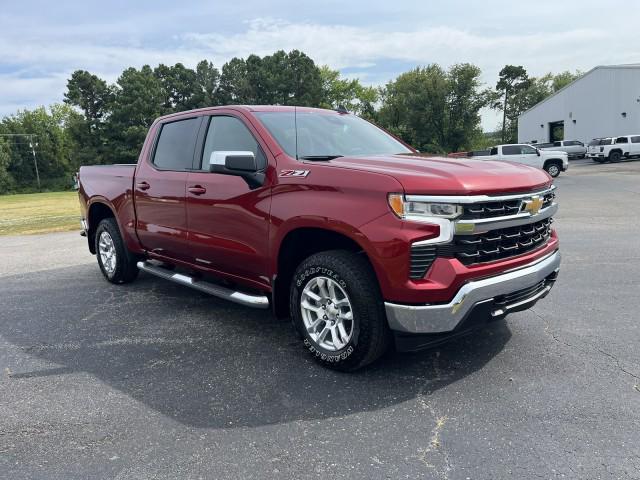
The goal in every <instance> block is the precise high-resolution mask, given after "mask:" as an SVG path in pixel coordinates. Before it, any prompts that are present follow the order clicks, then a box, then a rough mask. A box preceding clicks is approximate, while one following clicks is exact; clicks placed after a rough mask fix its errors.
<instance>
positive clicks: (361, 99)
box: [320, 65, 378, 118]
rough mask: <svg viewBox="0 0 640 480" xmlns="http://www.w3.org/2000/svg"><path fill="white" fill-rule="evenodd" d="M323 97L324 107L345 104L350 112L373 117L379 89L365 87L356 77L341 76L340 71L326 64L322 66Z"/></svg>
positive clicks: (335, 106)
mask: <svg viewBox="0 0 640 480" xmlns="http://www.w3.org/2000/svg"><path fill="white" fill-rule="evenodd" d="M320 79H321V89H322V93H321V97H322V101H321V103H320V106H321V107H323V108H338V107H340V106H343V107H344V108H346V109H347V110H349V111H350V112H353V113H355V114H357V115H361V116H364V117H367V118H371V117H373V115H374V113H375V103H376V102H377V101H378V90H377V89H375V88H374V87H365V86H363V85H362V84H361V83H360V81H359V80H358V79H356V78H353V79H346V78H340V72H339V71H337V70H332V69H331V68H329V67H328V66H326V65H324V66H322V67H320Z"/></svg>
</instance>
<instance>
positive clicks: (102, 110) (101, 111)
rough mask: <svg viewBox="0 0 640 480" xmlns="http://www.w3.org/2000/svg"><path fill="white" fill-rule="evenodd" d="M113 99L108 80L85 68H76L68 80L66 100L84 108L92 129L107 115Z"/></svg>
mask: <svg viewBox="0 0 640 480" xmlns="http://www.w3.org/2000/svg"><path fill="white" fill-rule="evenodd" d="M111 100H113V91H112V89H111V88H110V87H109V86H108V85H107V82H105V81H104V80H102V79H101V78H98V77H97V76H96V75H92V74H90V73H89V72H87V71H85V70H76V71H75V72H73V73H72V74H71V78H70V79H69V80H68V81H67V92H66V93H65V94H64V102H65V103H67V104H69V105H73V106H76V107H78V108H80V109H81V110H82V112H83V113H84V117H85V119H86V120H87V122H88V123H89V125H90V127H91V128H92V129H94V128H96V127H97V126H98V124H99V123H100V121H101V120H102V119H103V118H104V117H105V115H106V114H107V112H108V111H109V108H110V103H111Z"/></svg>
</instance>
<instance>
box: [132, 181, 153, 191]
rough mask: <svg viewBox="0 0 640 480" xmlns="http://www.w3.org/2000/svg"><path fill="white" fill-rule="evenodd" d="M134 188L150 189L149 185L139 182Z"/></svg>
mask: <svg viewBox="0 0 640 480" xmlns="http://www.w3.org/2000/svg"><path fill="white" fill-rule="evenodd" d="M136 187H137V188H138V189H139V190H149V189H150V188H151V185H149V184H148V183H147V182H139V183H136Z"/></svg>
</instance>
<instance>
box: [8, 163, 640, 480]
mask: <svg viewBox="0 0 640 480" xmlns="http://www.w3.org/2000/svg"><path fill="white" fill-rule="evenodd" d="M556 184H557V185H558V198H559V202H560V205H561V210H560V213H559V214H558V216H557V217H556V223H555V225H556V227H557V229H558V232H559V235H560V238H561V248H562V255H563V263H562V268H561V272H560V278H559V280H558V282H557V284H556V286H555V288H554V289H553V290H552V292H551V294H550V295H549V296H548V297H547V298H546V299H545V300H543V301H541V302H540V303H539V304H538V305H536V306H535V307H534V308H533V309H531V310H528V311H525V312H521V313H517V314H513V315H511V316H510V317H508V318H507V320H506V321H503V322H500V323H497V324H494V325H492V326H490V327H488V328H485V329H484V330H481V331H479V332H477V333H476V334H474V335H473V336H469V337H466V338H463V339H459V340H456V341H453V342H451V343H449V344H447V345H444V346H442V347H440V348H438V349H435V350H430V351H424V352H421V353H418V354H411V355H406V354H405V355H399V354H390V355H387V356H386V357H384V358H383V359H382V360H381V361H379V362H377V363H376V364H375V365H373V366H371V367H370V368H367V369H365V370H363V371H361V372H358V373H355V374H341V373H336V372H333V371H329V370H326V369H323V368H321V367H319V366H317V365H316V364H314V363H313V362H312V361H311V360H310V359H309V358H308V356H307V354H306V352H305V351H304V350H303V349H302V348H301V346H300V345H299V342H298V341H297V339H296V338H295V337H294V334H293V332H292V329H291V327H290V325H289V323H288V322H282V321H278V320H276V319H274V318H273V317H272V316H271V314H270V313H269V312H267V311H255V310H251V309H247V308H243V307H240V306H236V305H233V304H230V303H226V302H223V301H221V300H217V299H215V298H212V297H208V296H206V295H204V294H200V293H198V292H196V291H193V290H189V289H187V288H183V287H179V286H175V285H173V284H171V283H168V282H165V281H162V280H159V279H155V278H153V277H151V276H149V275H145V274H141V275H140V277H139V279H138V280H137V281H136V282H135V283H133V284H130V285H127V286H115V285H111V284H109V283H107V282H106V281H105V280H103V278H102V276H101V274H100V272H99V270H98V267H97V265H96V264H95V260H94V258H93V257H92V256H91V255H90V254H89V253H88V251H87V249H86V244H85V240H84V239H83V238H81V237H80V236H78V235H77V233H65V234H51V235H42V236H30V237H0V304H1V305H2V307H1V309H0V478H7V479H27V478H29V479H33V478H37V479H40V478H42V479H65V480H67V479H75V478H78V479H80V478H82V479H84V478H117V479H143V478H154V479H176V478H181V479H182V478H212V479H222V478H242V479H251V478H295V479H304V478H375V479H377V478H390V479H399V478H421V477H424V478H441V479H467V478H469V479H499V478H581V479H585V478H589V479H599V478H602V479H610V478H611V479H624V478H636V479H637V478H640V347H639V345H640V328H638V314H637V312H638V311H640V248H639V247H640V240H639V239H640V214H639V213H638V212H639V209H638V204H639V203H640V161H639V162H623V163H620V164H615V165H611V164H604V165H595V164H593V163H592V162H589V161H576V162H571V169H570V171H569V172H568V173H565V174H562V175H561V176H560V177H559V178H558V179H557V180H556Z"/></svg>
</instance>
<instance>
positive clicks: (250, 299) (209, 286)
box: [137, 262, 269, 308]
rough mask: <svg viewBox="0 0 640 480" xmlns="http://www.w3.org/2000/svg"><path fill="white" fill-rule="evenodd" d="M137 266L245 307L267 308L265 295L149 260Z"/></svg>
mask: <svg viewBox="0 0 640 480" xmlns="http://www.w3.org/2000/svg"><path fill="white" fill-rule="evenodd" d="M137 266H138V268H139V269H140V270H142V271H144V272H148V273H150V274H151V275H155V276H156V277H160V278H164V279H165V280H170V281H172V282H175V283H179V284H180V285H185V286H187V287H191V288H194V289H196V290H200V291H201V292H204V293H208V294H209V295H213V296H214V297H218V298H222V299H224V300H229V301H231V302H235V303H239V304H240V305H245V306H247V307H253V308H269V298H268V297H266V296H265V295H252V294H249V293H243V292H238V291H235V290H231V289H229V288H225V287H222V286H220V285H214V284H213V283H210V282H206V281H204V280H199V279H196V278H193V277H191V276H189V275H186V274H184V273H176V272H173V271H172V270H168V269H166V268H162V267H159V266H157V265H154V264H152V263H149V262H138V263H137Z"/></svg>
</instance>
